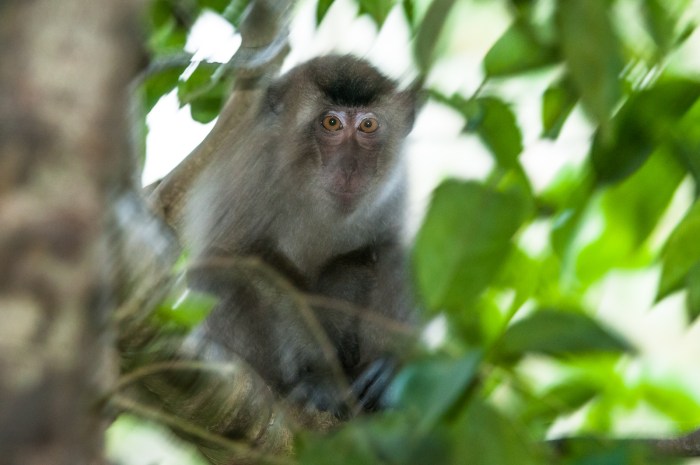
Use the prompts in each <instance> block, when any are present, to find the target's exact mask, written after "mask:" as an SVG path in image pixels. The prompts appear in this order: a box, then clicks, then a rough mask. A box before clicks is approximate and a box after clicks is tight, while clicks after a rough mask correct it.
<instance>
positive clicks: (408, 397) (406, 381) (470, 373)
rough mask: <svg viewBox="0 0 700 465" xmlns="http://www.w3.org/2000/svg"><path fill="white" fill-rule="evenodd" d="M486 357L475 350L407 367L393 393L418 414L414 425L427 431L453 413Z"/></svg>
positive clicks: (391, 394)
mask: <svg viewBox="0 0 700 465" xmlns="http://www.w3.org/2000/svg"><path fill="white" fill-rule="evenodd" d="M481 360H482V356H481V353H479V352H471V353H469V354H467V355H466V356H465V357H463V358H461V359H458V360H429V361H425V362H418V363H414V364H412V365H409V366H407V367H406V368H404V369H403V370H401V372H400V373H399V374H398V375H397V376H396V378H395V380H394V381H393V383H392V385H391V387H390V392H391V393H390V396H391V397H392V398H396V401H397V403H398V405H399V406H402V407H403V408H404V409H408V410H413V411H415V412H417V413H418V415H419V416H418V418H419V421H418V423H417V424H415V425H414V426H413V427H414V428H416V429H417V430H418V431H427V430H428V429H430V428H432V427H433V426H434V425H435V424H436V423H437V422H438V421H439V420H440V419H441V418H442V417H444V416H445V415H446V414H448V413H450V412H451V411H452V410H453V409H454V407H455V404H456V403H457V401H458V400H459V399H460V398H461V397H462V396H464V395H465V394H466V393H467V391H468V389H469V387H470V385H471V384H472V382H473V381H474V377H475V376H476V373H477V370H478V368H479V364H480V363H481Z"/></svg>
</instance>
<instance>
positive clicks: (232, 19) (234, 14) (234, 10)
mask: <svg viewBox="0 0 700 465" xmlns="http://www.w3.org/2000/svg"><path fill="white" fill-rule="evenodd" d="M250 2H251V0H230V1H229V2H228V6H227V7H226V8H225V9H224V11H223V12H222V13H221V16H223V17H224V18H225V19H226V21H228V22H229V23H231V24H232V25H233V26H234V27H236V28H238V27H239V26H240V25H241V18H242V17H243V13H244V12H245V11H246V8H248V5H249V4H250Z"/></svg>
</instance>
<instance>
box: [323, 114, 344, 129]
mask: <svg viewBox="0 0 700 465" xmlns="http://www.w3.org/2000/svg"><path fill="white" fill-rule="evenodd" d="M321 125H322V126H323V127H324V128H325V129H327V130H328V131H339V130H341V129H343V124H342V123H341V122H340V119H339V118H338V117H337V116H334V115H328V116H326V117H325V118H323V121H321Z"/></svg>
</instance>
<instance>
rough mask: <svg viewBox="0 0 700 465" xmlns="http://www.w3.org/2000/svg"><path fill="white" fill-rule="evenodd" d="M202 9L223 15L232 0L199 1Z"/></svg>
mask: <svg viewBox="0 0 700 465" xmlns="http://www.w3.org/2000/svg"><path fill="white" fill-rule="evenodd" d="M198 3H199V6H200V7H201V8H209V9H210V10H212V11H215V12H217V13H219V14H221V13H223V11H224V10H225V9H226V7H227V6H228V5H229V3H231V0H198Z"/></svg>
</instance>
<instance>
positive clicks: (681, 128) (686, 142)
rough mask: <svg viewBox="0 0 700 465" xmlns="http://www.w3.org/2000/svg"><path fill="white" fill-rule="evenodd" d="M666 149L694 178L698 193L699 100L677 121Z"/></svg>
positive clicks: (699, 164)
mask: <svg viewBox="0 0 700 465" xmlns="http://www.w3.org/2000/svg"><path fill="white" fill-rule="evenodd" d="M668 147H669V148H670V149H671V151H672V153H673V154H674V155H675V156H676V157H677V158H678V160H679V161H680V162H681V163H682V164H683V166H684V167H685V168H686V169H687V170H688V172H689V173H690V174H691V175H692V176H693V177H694V178H695V186H696V193H697V192H700V100H698V101H696V102H695V104H694V105H693V106H692V107H691V108H690V109H689V110H688V112H687V113H686V114H685V115H684V116H683V117H682V118H681V119H680V121H678V123H677V126H676V128H675V130H674V131H673V133H672V134H671V136H670V137H669V140H668Z"/></svg>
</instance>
